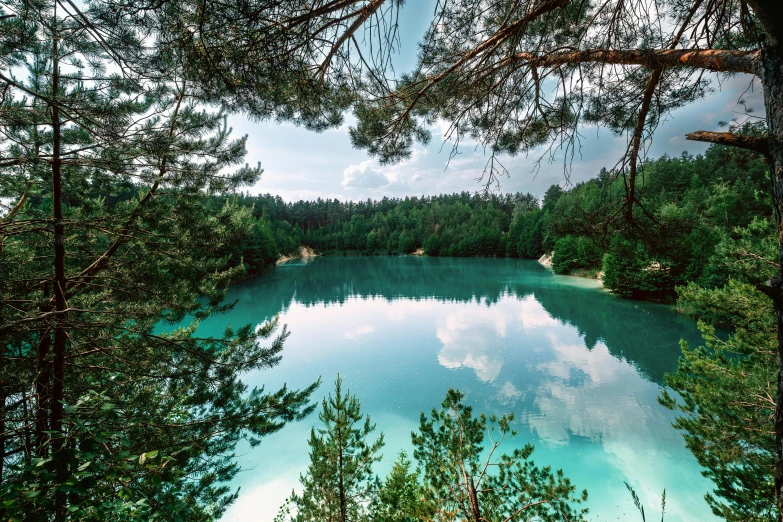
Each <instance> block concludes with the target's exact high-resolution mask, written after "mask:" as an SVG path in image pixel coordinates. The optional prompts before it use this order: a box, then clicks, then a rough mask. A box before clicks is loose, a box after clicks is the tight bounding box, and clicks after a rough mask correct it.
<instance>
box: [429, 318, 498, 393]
mask: <svg viewBox="0 0 783 522" xmlns="http://www.w3.org/2000/svg"><path fill="white" fill-rule="evenodd" d="M507 322H508V318H507V317H506V315H505V314H502V313H494V311H492V312H490V311H488V310H481V311H479V312H476V311H474V310H461V311H459V312H456V313H452V314H449V316H447V317H446V320H445V321H442V322H440V324H438V327H437V331H436V335H437V337H438V340H439V341H440V342H441V343H443V347H442V348H441V350H440V352H439V353H438V362H439V363H440V365H441V366H443V367H445V368H449V369H452V370H453V369H457V368H462V367H465V368H471V369H473V371H474V372H475V373H476V377H478V378H479V380H480V381H482V382H492V381H494V380H495V379H497V377H498V375H500V370H501V369H502V368H503V362H504V354H503V352H504V347H505V343H504V341H503V339H504V338H505V337H506V328H507Z"/></svg>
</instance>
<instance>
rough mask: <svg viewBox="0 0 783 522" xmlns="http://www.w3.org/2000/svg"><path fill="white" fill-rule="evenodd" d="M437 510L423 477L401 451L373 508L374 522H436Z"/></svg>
mask: <svg viewBox="0 0 783 522" xmlns="http://www.w3.org/2000/svg"><path fill="white" fill-rule="evenodd" d="M435 512H436V508H435V505H434V504H433V503H432V502H431V500H430V499H428V498H427V491H426V490H425V488H424V486H423V485H422V484H421V481H420V479H419V473H418V472H417V471H416V470H411V461H410V460H409V459H408V456H407V455H406V454H405V452H404V451H401V452H400V454H399V456H398V457H397V460H396V461H395V462H394V466H393V467H392V470H391V471H390V472H389V475H388V476H387V477H386V480H384V482H383V483H382V484H381V485H380V488H379V489H378V493H377V496H376V498H375V499H374V500H373V503H372V504H371V505H370V520H372V521H373V522H426V521H431V520H434V517H435Z"/></svg>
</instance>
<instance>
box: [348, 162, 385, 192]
mask: <svg viewBox="0 0 783 522" xmlns="http://www.w3.org/2000/svg"><path fill="white" fill-rule="evenodd" d="M373 163H374V162H373V160H365V161H362V162H361V163H359V164H358V165H349V166H348V168H346V169H345V170H344V171H343V183H342V185H343V188H380V187H385V186H386V185H388V184H389V182H390V180H389V178H388V177H387V176H386V174H384V173H383V172H381V170H380V169H379V168H378V167H376V166H375V165H373Z"/></svg>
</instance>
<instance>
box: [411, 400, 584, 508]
mask: <svg viewBox="0 0 783 522" xmlns="http://www.w3.org/2000/svg"><path fill="white" fill-rule="evenodd" d="M463 398H464V395H463V394H462V393H460V392H459V391H457V390H454V389H450V390H449V391H448V393H447V394H446V400H445V401H443V405H442V407H443V409H442V410H440V411H437V410H432V414H431V418H429V419H428V418H427V417H426V416H425V415H424V413H422V415H421V424H420V427H419V433H414V434H413V435H412V439H413V446H414V448H415V451H414V456H415V457H416V459H417V460H418V462H419V464H420V465H421V466H422V467H423V468H424V482H425V486H426V487H427V488H428V489H429V493H430V495H431V496H432V498H431V500H432V501H433V502H434V504H435V505H436V506H437V508H438V517H437V518H436V519H437V520H454V519H455V518H456V519H458V520H466V521H470V522H512V521H514V522H516V521H521V520H541V521H544V522H550V521H552V522H554V521H566V520H567V521H569V522H576V521H579V520H584V515H585V514H586V512H587V510H586V509H579V508H578V505H579V504H580V503H581V502H583V501H585V500H587V491H582V493H581V495H579V496H576V495H575V494H574V493H575V491H576V488H575V487H574V486H573V485H572V484H571V481H570V480H569V479H568V478H567V477H565V476H564V475H563V472H562V470H557V471H555V472H553V471H552V469H551V468H550V467H548V466H547V467H544V468H539V467H538V466H536V465H535V464H533V462H531V461H530V460H529V459H530V455H531V453H532V452H533V446H531V445H529V444H527V445H525V447H524V448H522V449H515V450H514V451H513V452H512V453H511V455H507V454H503V455H502V456H500V457H499V458H496V457H495V453H496V451H497V449H498V447H499V446H500V445H501V444H502V443H503V441H504V440H505V439H506V438H507V437H509V436H513V435H515V432H514V431H512V430H511V428H510V423H511V422H512V421H513V419H514V416H513V414H510V415H504V416H502V417H501V418H500V419H498V418H496V417H495V416H492V417H489V418H487V417H486V416H485V415H483V414H482V415H481V416H479V417H478V418H475V417H473V411H472V408H471V407H470V406H468V405H466V404H465V403H464V402H463ZM488 434H489V435H490V445H489V447H486V445H485V444H484V438H485V437H486V436H487V435H488Z"/></svg>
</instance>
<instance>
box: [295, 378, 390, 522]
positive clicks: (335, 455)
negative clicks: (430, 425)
mask: <svg viewBox="0 0 783 522" xmlns="http://www.w3.org/2000/svg"><path fill="white" fill-rule="evenodd" d="M342 382H343V381H342V378H340V376H339V375H338V376H337V381H336V382H335V392H334V395H331V394H330V395H329V397H327V398H326V399H324V401H323V409H322V411H321V413H320V414H319V415H318V418H319V419H320V420H321V422H322V423H323V425H324V427H323V428H321V429H317V430H316V429H315V428H313V430H312V431H311V432H310V440H309V442H308V444H309V445H310V467H309V468H308V469H307V473H305V474H304V475H303V476H301V477H300V481H301V483H302V486H304V491H302V493H301V494H300V495H297V494H296V493H293V494H292V495H291V500H290V504H293V505H294V506H295V508H296V512H297V513H296V516H295V517H294V518H293V522H310V521H312V522H323V521H329V522H355V521H358V520H365V519H366V518H367V504H368V503H369V501H370V500H371V497H372V495H373V492H374V491H375V490H376V489H377V480H375V479H374V478H373V475H372V465H373V464H374V463H375V462H378V461H379V460H380V459H381V455H380V454H379V453H378V452H379V451H380V449H381V448H382V447H383V434H381V435H380V436H379V437H378V439H377V440H375V441H374V442H372V443H369V442H368V441H367V439H368V437H369V435H370V434H371V433H372V432H373V431H374V430H375V425H374V424H370V417H369V416H368V417H365V416H364V415H362V412H361V408H360V404H359V400H358V399H357V398H356V397H354V396H352V395H351V394H350V391H348V392H345V393H343V388H342ZM284 509H285V507H284Z"/></svg>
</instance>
